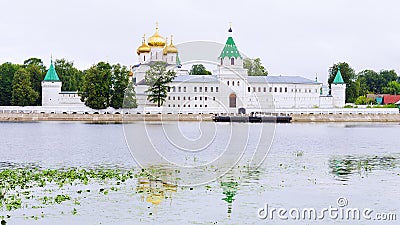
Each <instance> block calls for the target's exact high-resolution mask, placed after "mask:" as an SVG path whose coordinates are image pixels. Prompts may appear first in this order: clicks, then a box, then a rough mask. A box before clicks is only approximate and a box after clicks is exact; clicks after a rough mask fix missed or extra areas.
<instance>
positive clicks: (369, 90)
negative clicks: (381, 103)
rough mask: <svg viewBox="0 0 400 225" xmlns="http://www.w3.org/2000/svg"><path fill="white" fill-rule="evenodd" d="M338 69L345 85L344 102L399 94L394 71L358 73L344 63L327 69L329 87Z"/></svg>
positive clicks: (399, 87)
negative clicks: (380, 95)
mask: <svg viewBox="0 0 400 225" xmlns="http://www.w3.org/2000/svg"><path fill="white" fill-rule="evenodd" d="M339 68H340V72H341V74H342V77H343V81H344V82H345V83H346V102H348V103H355V102H356V101H357V99H359V100H360V99H366V95H367V94H394V95H396V94H400V83H399V82H400V78H399V76H398V75H397V73H396V71H394V70H381V71H379V72H376V71H373V70H363V71H360V72H358V73H356V72H355V70H354V69H353V68H352V67H351V66H350V65H349V64H348V63H346V62H340V63H336V64H334V65H333V66H332V67H330V68H329V78H328V84H329V87H331V84H332V82H333V80H334V79H335V76H336V73H337V71H338V69H339Z"/></svg>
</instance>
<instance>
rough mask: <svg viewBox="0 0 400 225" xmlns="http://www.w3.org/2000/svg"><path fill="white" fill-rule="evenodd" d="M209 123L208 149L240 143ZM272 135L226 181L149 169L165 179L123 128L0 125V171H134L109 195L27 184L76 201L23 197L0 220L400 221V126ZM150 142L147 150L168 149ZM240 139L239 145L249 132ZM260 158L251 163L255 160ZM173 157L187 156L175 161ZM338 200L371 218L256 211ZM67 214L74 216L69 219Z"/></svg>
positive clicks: (332, 127)
mask: <svg viewBox="0 0 400 225" xmlns="http://www.w3.org/2000/svg"><path fill="white" fill-rule="evenodd" d="M210 124H211V125H212V126H213V127H217V129H216V130H217V131H216V132H217V133H218V129H219V130H222V132H219V134H218V135H211V136H213V137H214V139H211V144H210V145H209V147H208V150H213V149H215V151H218V148H217V147H215V146H213V145H212V143H214V142H215V143H217V144H216V145H217V146H221V145H222V144H220V143H219V141H221V140H222V141H223V140H230V141H233V142H234V141H235V140H239V142H240V140H242V139H241V138H237V137H236V138H234V139H235V140H232V138H228V136H230V133H229V132H225V131H224V129H225V128H226V127H224V126H227V125H224V124H221V125H219V124H214V123H210ZM210 124H206V127H207V126H208V125H210ZM130 126H131V127H130V129H131V131H133V133H134V132H135V129H136V130H137V131H138V132H139V130H140V128H139V127H141V126H142V124H130ZM135 126H138V128H135ZM179 126H180V129H181V132H183V133H185V134H184V135H185V136H187V137H193V138H194V139H195V138H196V136H198V135H199V134H198V133H199V131H198V129H196V127H198V124H196V123H193V122H187V123H186V122H184V123H182V122H181V123H180V124H179ZM260 126H263V125H260V124H259V125H257V124H253V125H243V124H242V125H241V124H238V125H233V126H230V128H229V129H228V130H230V131H232V130H233V131H235V130H244V129H246V134H250V135H249V136H255V134H257V130H259V128H260ZM161 127H162V125H161V124H157V123H155V124H152V125H151V129H153V130H157V129H161ZM272 128H273V129H274V131H275V132H274V133H269V135H271V134H273V142H272V145H271V146H270V147H271V148H270V149H269V152H268V155H267V156H266V158H265V160H264V162H263V163H262V164H261V165H260V166H259V167H257V166H255V165H253V166H248V165H246V164H240V163H239V164H234V165H233V169H232V170H230V171H228V172H227V173H226V174H225V175H224V176H222V177H215V179H213V178H214V177H212V176H214V175H215V173H214V172H215V171H218V170H219V169H221V168H216V167H215V166H210V167H207V169H204V168H202V171H196V170H193V171H192V172H191V170H177V169H176V168H166V167H163V166H159V165H156V164H154V165H151V164H149V165H145V168H144V169H145V170H146V171H147V170H149V171H152V172H154V173H155V174H161V175H160V176H159V177H158V178H154V179H153V178H149V176H145V175H143V174H144V173H143V171H144V170H142V168H141V167H139V166H138V162H136V161H135V159H134V158H133V156H135V154H137V153H135V152H133V153H132V151H131V150H132V149H130V148H129V147H128V145H127V141H125V135H126V133H124V125H122V124H93V123H81V122H35V123H0V170H5V169H16V168H37V169H38V170H43V169H68V168H85V169H88V170H89V169H104V168H106V169H118V170H120V171H125V170H132V171H134V173H135V176H134V177H133V178H131V179H129V180H127V181H125V182H123V183H122V184H118V190H117V191H111V190H112V188H111V190H110V187H111V186H113V185H114V186H115V183H113V182H114V181H113V180H100V181H96V180H93V181H91V182H89V184H71V185H66V186H63V187H56V186H51V185H48V186H46V187H47V188H46V187H31V189H33V190H34V191H35V192H36V193H38V195H40V194H42V193H50V192H52V191H53V192H54V193H56V192H60V193H61V192H62V193H66V194H68V195H70V196H71V199H72V200H70V201H65V202H63V203H61V204H49V205H41V206H40V207H32V206H37V205H38V203H37V202H36V203H35V202H32V201H33V200H32V201H31V200H30V201H26V200H23V204H22V207H21V208H18V209H14V210H11V211H8V210H6V209H5V208H4V207H2V209H1V210H0V215H1V216H4V219H5V220H6V221H7V224H138V223H145V224H159V223H162V224H271V223H272V224H281V223H283V224H313V223H318V222H319V223H321V222H322V223H323V224H330V223H334V224H336V223H339V224H376V223H377V222H381V223H383V224H397V223H398V221H399V220H400V218H399V217H400V214H399V209H400V200H399V199H400V198H399V196H400V188H399V185H400V149H399V146H400V139H399V131H400V124H397V123H358V124H355V123H292V124H277V125H276V127H275V126H273V127H271V126H270V125H269V127H268V129H272ZM125 131H126V129H125ZM140 132H141V131H140ZM154 132H155V131H154ZM150 133H151V132H150ZM200 133H201V132H200ZM130 135H133V134H130ZM141 135H142V133H137V136H135V137H136V138H140V139H141V138H142V136H141ZM147 135H148V134H147ZM154 135H155V137H156V138H153V140H152V142H153V143H152V144H154V145H161V146H167V145H166V144H165V143H164V142H162V140H161V139H158V138H157V135H156V134H154ZM241 135H242V134H239V136H241ZM225 136H226V137H225ZM242 136H243V139H244V138H245V135H242ZM262 138H264V137H262ZM140 139H139V140H140ZM157 140H160V142H159V143H158V141H157ZM248 140H249V143H248V145H249V146H252V145H255V143H254V142H255V141H254V140H252V139H251V138H248ZM128 143H129V141H128ZM257 143H258V142H257ZM266 143H267V144H266ZM266 143H264V145H265V146H264V150H266V149H268V147H269V146H268V143H269V140H268V141H266ZM165 148H166V149H168V148H167V147H165ZM251 148H255V147H251ZM138 151H142V153H143V152H145V151H146V149H136V152H138ZM146 154H147V153H145V154H144V155H146ZM165 154H167V153H165ZM132 155H133V156H132ZM216 155H218V154H216ZM207 156H209V157H211V158H212V157H215V156H214V155H213V153H210V154H206V155H201V154H200V155H199V156H197V158H191V156H190V154H189V155H188V156H187V157H186V158H185V160H186V161H188V162H193V163H192V164H196V163H202V160H203V161H204V160H205V161H207ZM261 156H262V155H260V156H257V157H258V158H257V160H258V161H261V158H260V157H261ZM169 157H172V158H174V157H175V158H177V159H178V158H184V157H182V155H175V156H174V154H171V155H170V156H169ZM144 158H145V157H144ZM136 160H137V159H136ZM182 171H184V172H182ZM200 173H202V174H200ZM204 174H206V175H207V174H210V175H209V178H210V179H209V180H210V182H202V183H201V184H200V185H195V184H190V185H186V184H187V183H183V181H184V179H188V178H187V177H193V179H195V178H197V177H200V176H203V177H204ZM211 180H212V181H211ZM202 181H204V180H202ZM102 187H103V188H105V189H107V190H110V191H109V192H108V194H102V193H101V192H99V191H98V190H99V188H102ZM78 189H85V190H86V189H90V190H91V192H87V193H86V194H85V195H82V194H79V195H78V194H77V190H78ZM49 195H50V194H49ZM338 198H341V199H342V200H343V199H344V198H346V199H345V200H346V206H345V207H352V208H360V209H365V208H370V209H372V210H373V213H372V214H371V217H372V219H371V220H366V219H362V218H361V220H346V219H335V218H333V219H332V218H329V217H327V216H326V217H325V218H324V219H323V220H319V221H318V220H317V221H316V220H307V219H303V220H293V219H290V218H289V219H288V220H282V219H280V218H278V216H277V214H276V215H274V218H273V219H271V218H267V219H260V218H259V217H258V213H259V210H260V208H263V207H264V208H265V205H266V204H267V205H268V207H269V208H277V209H278V208H285V209H288V210H289V209H291V208H298V209H300V210H301V209H304V208H315V209H316V210H318V211H319V210H320V209H322V208H327V207H329V206H333V207H338V203H337V201H338ZM41 199H42V198H40V196H39V197H38V198H37V201H38V202H41ZM74 200H75V201H78V200H79V204H76V202H75V204H74ZM72 209H74V210H76V212H75V213H71V210H72ZM263 212H265V211H263ZM376 213H388V214H389V213H392V214H393V213H396V214H397V221H383V222H382V221H377V220H374V218H375V215H376ZM7 215H8V216H9V217H8V218H7ZM271 220H272V221H271Z"/></svg>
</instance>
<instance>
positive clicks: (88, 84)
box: [81, 62, 112, 109]
mask: <svg viewBox="0 0 400 225" xmlns="http://www.w3.org/2000/svg"><path fill="white" fill-rule="evenodd" d="M111 74H112V72H111V66H110V64H108V63H105V62H99V63H98V64H96V65H94V66H92V67H90V68H89V69H88V70H86V71H85V76H84V83H83V87H82V94H81V101H83V102H85V105H86V106H88V107H90V108H92V109H105V108H107V107H108V106H109V102H110V96H111Z"/></svg>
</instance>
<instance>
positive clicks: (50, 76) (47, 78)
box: [44, 61, 60, 81]
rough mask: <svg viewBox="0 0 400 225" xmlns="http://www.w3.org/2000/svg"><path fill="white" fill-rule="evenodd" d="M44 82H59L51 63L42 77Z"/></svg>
mask: <svg viewBox="0 0 400 225" xmlns="http://www.w3.org/2000/svg"><path fill="white" fill-rule="evenodd" d="M44 81H60V78H59V77H58V75H57V71H56V69H55V68H54V65H53V61H51V64H50V68H49V70H48V71H47V73H46V76H45V77H44Z"/></svg>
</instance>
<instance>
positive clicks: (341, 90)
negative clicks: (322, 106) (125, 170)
mask: <svg viewBox="0 0 400 225" xmlns="http://www.w3.org/2000/svg"><path fill="white" fill-rule="evenodd" d="M331 94H332V96H333V106H334V107H339V108H340V107H344V106H345V104H346V84H331Z"/></svg>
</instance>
